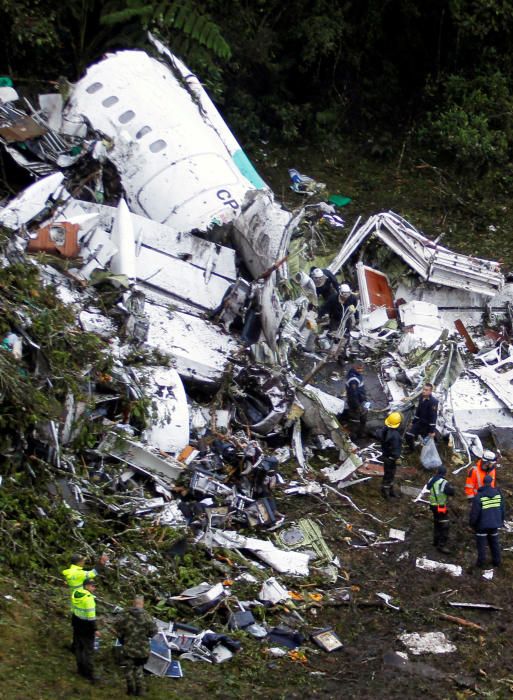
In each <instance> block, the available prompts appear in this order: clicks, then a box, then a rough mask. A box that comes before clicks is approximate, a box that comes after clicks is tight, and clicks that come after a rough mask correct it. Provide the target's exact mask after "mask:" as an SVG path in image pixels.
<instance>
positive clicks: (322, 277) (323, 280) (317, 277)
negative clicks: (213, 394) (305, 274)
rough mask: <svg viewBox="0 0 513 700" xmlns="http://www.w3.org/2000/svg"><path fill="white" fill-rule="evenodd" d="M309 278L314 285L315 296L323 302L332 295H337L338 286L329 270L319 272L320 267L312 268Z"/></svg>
mask: <svg viewBox="0 0 513 700" xmlns="http://www.w3.org/2000/svg"><path fill="white" fill-rule="evenodd" d="M310 277H311V278H312V279H313V281H314V283H315V290H316V292H317V296H318V297H322V298H323V299H324V301H327V300H328V299H329V298H330V296H331V295H332V294H338V287H339V284H338V281H337V278H336V277H335V275H334V274H333V272H330V270H328V269H325V270H321V268H320V267H314V268H312V270H311V271H310Z"/></svg>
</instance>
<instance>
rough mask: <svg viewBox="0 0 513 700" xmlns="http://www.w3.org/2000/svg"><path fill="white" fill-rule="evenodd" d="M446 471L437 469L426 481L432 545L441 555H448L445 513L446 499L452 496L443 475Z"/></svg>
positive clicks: (451, 491)
mask: <svg viewBox="0 0 513 700" xmlns="http://www.w3.org/2000/svg"><path fill="white" fill-rule="evenodd" d="M446 474H447V469H446V468H445V467H444V466H441V467H438V470H437V473H436V474H435V476H433V477H432V478H431V479H430V480H429V481H428V485H427V487H428V489H429V504H430V507H431V512H432V513H433V545H434V546H435V547H436V548H437V549H438V551H439V552H442V553H443V554H449V549H448V548H447V540H448V539H449V515H448V513H447V497H448V496H454V493H455V491H454V486H452V485H451V484H450V483H449V482H448V481H447V479H445V478H444V477H445V475H446Z"/></svg>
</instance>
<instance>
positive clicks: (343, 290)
mask: <svg viewBox="0 0 513 700" xmlns="http://www.w3.org/2000/svg"><path fill="white" fill-rule="evenodd" d="M338 293H339V294H351V287H350V286H349V285H348V284H345V283H344V284H341V285H340V287H339V288H338Z"/></svg>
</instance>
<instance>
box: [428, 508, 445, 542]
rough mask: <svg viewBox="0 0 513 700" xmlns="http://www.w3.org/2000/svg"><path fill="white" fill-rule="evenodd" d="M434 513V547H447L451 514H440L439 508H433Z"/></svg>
mask: <svg viewBox="0 0 513 700" xmlns="http://www.w3.org/2000/svg"><path fill="white" fill-rule="evenodd" d="M431 512H432V513H433V545H434V546H435V547H445V545H446V544H447V540H448V539H449V514H448V513H447V509H445V513H440V512H439V510H438V506H431Z"/></svg>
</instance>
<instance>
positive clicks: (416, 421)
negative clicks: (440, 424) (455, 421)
mask: <svg viewBox="0 0 513 700" xmlns="http://www.w3.org/2000/svg"><path fill="white" fill-rule="evenodd" d="M437 416H438V399H435V397H434V396H433V385H432V384H430V383H429V382H427V383H426V384H424V387H423V389H422V396H421V397H420V399H419V403H418V405H417V409H416V411H415V415H414V417H413V420H412V423H411V425H410V427H409V429H408V431H407V432H406V436H405V437H406V443H407V445H408V448H409V449H410V450H412V451H413V449H414V447H415V438H416V437H417V436H418V435H420V436H421V437H423V438H425V437H427V436H429V437H432V438H434V437H435V432H436V419H437Z"/></svg>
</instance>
